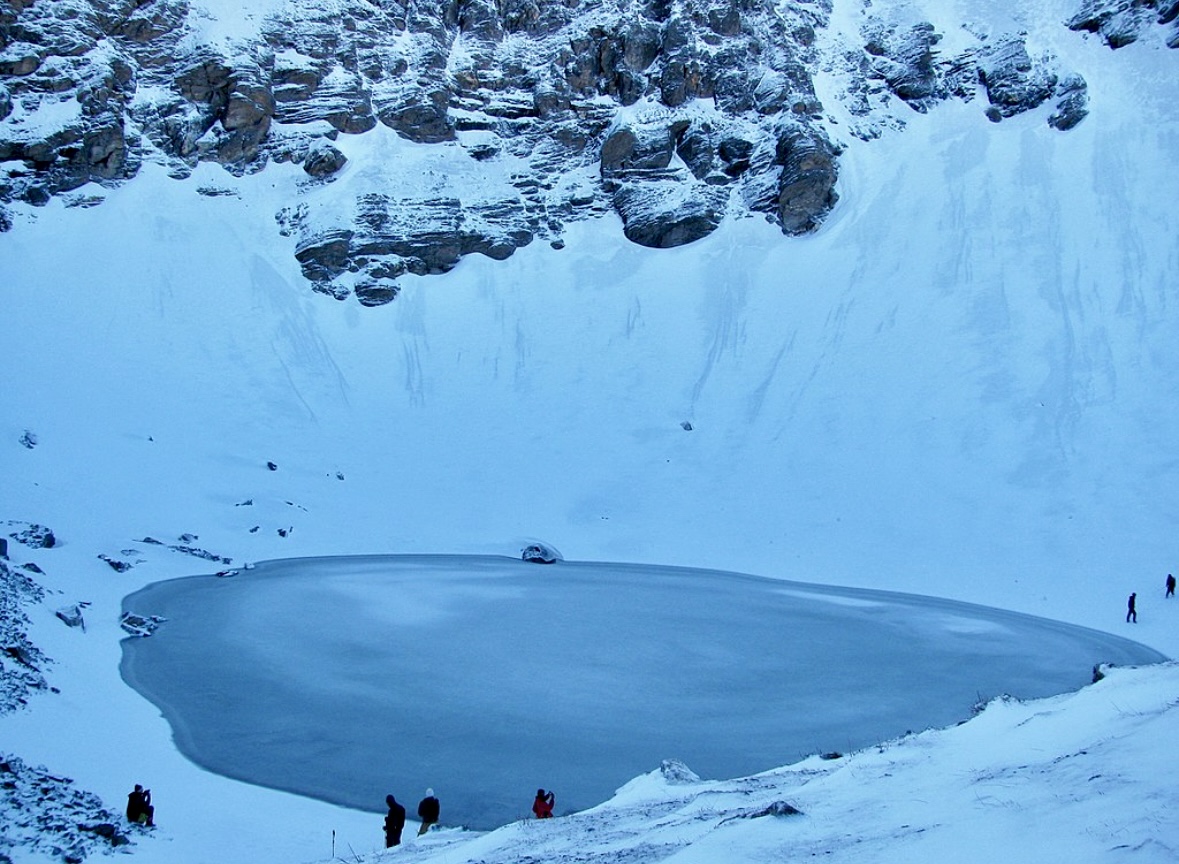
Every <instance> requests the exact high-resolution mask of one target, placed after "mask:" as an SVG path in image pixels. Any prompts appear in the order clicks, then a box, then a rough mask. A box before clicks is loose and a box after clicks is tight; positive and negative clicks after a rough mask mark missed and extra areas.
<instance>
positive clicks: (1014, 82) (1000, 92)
mask: <svg viewBox="0 0 1179 864" xmlns="http://www.w3.org/2000/svg"><path fill="white" fill-rule="evenodd" d="M978 74H979V80H980V81H981V82H982V84H983V87H985V88H986V91H987V99H988V100H989V101H990V103H991V106H990V108H988V109H987V116H988V117H989V118H990V119H991V120H994V121H996V122H997V121H999V120H1001V119H1002V118H1004V117H1012V116H1014V115H1016V114H1020V113H1022V112H1024V111H1029V110H1031V109H1032V108H1035V107H1037V106H1039V105H1041V104H1043V103H1044V102H1045V101H1047V100H1048V99H1049V98H1051V96H1052V94H1053V93H1054V92H1055V91H1056V82H1057V76H1056V74H1055V73H1054V72H1052V71H1051V69H1050V68H1049V66H1048V64H1047V61H1046V60H1039V61H1033V60H1032V58H1031V57H1030V56H1029V55H1028V52H1027V48H1026V46H1025V45H1024V42H1023V39H1022V38H1020V37H1012V38H1008V39H1004V40H1000V41H999V42H998V44H996V45H995V46H994V47H992V48H991V49H990V50H989V51H987V52H986V53H985V54H984V55H983V56H982V57H981V58H980V60H979V66H978Z"/></svg>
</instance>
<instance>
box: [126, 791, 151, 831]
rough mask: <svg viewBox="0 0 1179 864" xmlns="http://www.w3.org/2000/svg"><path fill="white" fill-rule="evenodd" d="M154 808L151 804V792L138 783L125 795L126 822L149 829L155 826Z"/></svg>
mask: <svg viewBox="0 0 1179 864" xmlns="http://www.w3.org/2000/svg"><path fill="white" fill-rule="evenodd" d="M155 815H156V808H155V807H153V806H152V804H151V790H150V789H144V788H143V787H142V786H140V785H139V784H138V783H136V784H135V788H134V789H133V790H132V791H131V792H130V794H128V795H127V821H128V822H138V823H141V824H143V825H146V826H147V827H148V828H151V827H152V826H153V825H155Z"/></svg>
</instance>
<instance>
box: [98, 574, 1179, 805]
mask: <svg viewBox="0 0 1179 864" xmlns="http://www.w3.org/2000/svg"><path fill="white" fill-rule="evenodd" d="M123 608H124V610H125V611H132V612H135V613H137V614H143V615H159V616H162V617H164V618H166V619H167V621H166V622H165V623H164V624H162V625H161V627H160V628H159V630H158V631H157V632H156V634H155V635H154V636H152V637H150V638H147V639H127V640H124V643H123V645H124V652H123V661H122V664H121V672H122V675H123V678H124V680H126V682H127V683H128V684H129V685H131V686H132V687H133V688H135V689H136V690H137V691H138V692H140V693H141V694H142V695H143V696H144V697H145V698H147V699H149V700H150V701H152V702H153V703H154V704H156V705H157V706H158V707H159V708H160V710H161V711H162V713H163V714H164V716H165V717H166V718H167V720H168V721H169V723H170V724H171V726H172V728H173V735H174V738H175V741H176V745H177V747H178V748H179V750H180V751H181V752H182V753H184V755H186V756H187V757H188V758H189V759H191V760H192V761H194V762H196V763H197V764H199V765H201V766H203V767H205V768H206V769H208V770H210V771H214V772H216V773H219V774H223V775H226V776H229V777H233V778H236V779H239V780H245V781H247V782H251V783H255V784H258V785H262V786H269V787H273V788H278V789H283V790H286V791H291V792H295V793H298V794H302V795H307V796H310V797H314V798H320V799H323V800H327V801H331V802H333V803H338V804H343V805H345V806H350V807H356V808H358V809H362V810H371V811H380V810H383V808H384V796H385V795H386V794H387V793H389V792H392V793H393V794H395V795H397V797H398V799H399V800H401V801H402V803H403V804H405V805H406V806H407V809H408V810H410V812H411V814H412V811H413V809H414V806H415V805H416V802H417V800H418V798H420V797H421V796H422V794H423V793H424V790H425V788H426V787H427V786H432V787H434V788H435V790H436V791H437V793H438V795H439V797H440V798H441V800H442V807H443V814H442V822H443V824H451V825H454V824H462V825H466V826H468V827H472V828H490V827H494V826H496V825H499V824H503V823H504V822H508V821H512V820H514V819H517V818H520V817H523V816H525V815H527V814H528V810H529V806H530V803H531V798H532V794H533V792H534V791H535V790H536V788H537V787H545V788H552V789H555V790H556V792H557V811H558V812H559V813H560V812H566V811H568V810H575V809H584V808H586V807H589V806H593V805H595V804H597V803H599V802H601V801H603V800H605V799H606V798H608V797H610V795H611V794H612V793H613V792H614V790H615V789H616V788H617V787H618V786H620V785H622V784H623V783H625V782H626V781H628V780H630V779H631V778H633V777H635V776H637V775H639V774H642V773H644V772H646V771H649V770H651V769H652V768H655V767H657V766H658V765H659V763H660V761H661V760H663V759H669V758H674V759H679V760H681V761H683V762H684V763H686V764H687V765H688V766H689V767H690V768H691V769H693V770H694V771H696V772H697V773H698V774H700V775H701V776H704V777H717V778H720V777H734V776H741V775H746V774H751V773H756V772H758V771H761V770H767V769H770V768H772V767H774V766H778V765H782V764H787V763H790V762H793V761H795V760H796V759H798V758H799V757H801V756H803V755H806V754H808V753H814V752H821V751H827V750H852V749H857V748H860V747H864V746H868V745H871V744H874V743H877V742H880V741H884V740H887V739H889V738H893V737H896V736H898V735H901V734H904V733H905V732H906V731H910V730H914V731H916V730H921V729H925V728H929V727H931V726H941V725H947V724H951V723H954V722H956V721H957V720H960V719H963V718H965V717H966V716H967V715H968V714H969V712H970V710H971V706H972V705H973V704H975V703H976V702H977V701H979V700H980V699H984V700H985V699H989V698H992V697H994V696H997V695H1001V694H1010V695H1012V696H1015V697H1018V698H1034V697H1040V696H1048V695H1054V694H1057V693H1061V692H1066V691H1069V690H1074V689H1077V688H1078V687H1080V686H1082V685H1084V684H1086V683H1088V681H1089V680H1090V677H1091V672H1092V667H1093V666H1094V664H1096V663H1100V662H1108V663H1114V664H1118V665H1141V664H1146V663H1152V662H1157V661H1160V660H1164V659H1166V658H1165V657H1164V656H1163V655H1162V654H1159V653H1158V652H1156V651H1154V650H1153V649H1150V648H1147V647H1146V646H1143V645H1140V644H1138V643H1135V642H1132V641H1130V640H1127V639H1123V638H1121V637H1118V636H1114V635H1112V634H1108V633H1104V632H1101V631H1096V630H1090V629H1086V628H1083V627H1077V626H1073V625H1068V624H1063V623H1060V622H1056V621H1051V620H1048V619H1042V618H1035V617H1032V616H1028V615H1023V614H1019V613H1013V612H1006V611H1003V610H998V609H989V608H986V607H980V606H973V605H970V604H965V603H958V602H955V601H949V600H942V599H938V598H929V597H918V596H913V595H903V594H896V593H891V592H884V591H873V590H862V589H843V588H836V587H832V586H824V585H812V584H805V583H797V582H787V581H780V580H775V579H769V578H764V577H756V576H749V575H744V574H737V573H726V572H721V571H715V570H695V569H690V568H681V567H657V566H649V565H635V564H615V563H600V562H559V563H557V564H553V565H537V564H529V563H525V562H522V561H519V560H516V559H511V558H506V557H499V556H457V555H455V556H451V555H413V556H356V557H338V558H312V559H289V560H279V561H268V562H263V563H260V564H258V565H257V566H256V567H254V568H252V569H250V570H246V571H241V572H240V573H239V574H238V575H237V576H234V577H232V578H218V577H215V576H193V577H186V578H183V579H174V580H169V581H165V582H159V583H155V584H153V585H150V586H148V587H146V588H144V589H143V590H141V591H138V592H136V593H134V594H132V595H130V596H128V597H127V598H125V600H124V603H123Z"/></svg>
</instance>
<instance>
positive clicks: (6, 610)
mask: <svg viewBox="0 0 1179 864" xmlns="http://www.w3.org/2000/svg"><path fill="white" fill-rule="evenodd" d="M44 598H45V590H44V589H43V588H42V587H41V586H40V585H39V584H38V583H37V582H35V581H33V579H31V578H30V577H29V576H27V575H26V574H24V573H21V572H20V571H19V570H16V569H13V568H11V567H9V566H8V564H6V563H5V562H4V561H0V715H2V714H7V713H9V712H10V711H15V710H16V709H17V708H20V707H21V706H23V705H25V704H27V702H28V700H29V697H30V696H31V695H32V694H33V693H34V692H36V691H44V690H48V689H49V683H48V682H47V681H46V679H45V674H44V671H43V669H44V667H46V666H47V665H48V664H49V663H50V662H51V661H50V660H49V658H48V657H46V656H45V655H44V654H43V653H41V650H40V649H39V648H37V646H36V645H34V644H33V643H32V642H31V641H29V637H28V628H29V618H28V616H27V615H26V614H25V611H24V606H25V605H26V604H28V603H37V602H40V601H41V600H43V599H44ZM0 809H2V808H0Z"/></svg>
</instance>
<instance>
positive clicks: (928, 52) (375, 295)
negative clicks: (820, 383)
mask: <svg viewBox="0 0 1179 864" xmlns="http://www.w3.org/2000/svg"><path fill="white" fill-rule="evenodd" d="M878 5H879V4H878ZM1177 10H1179V6H1177V5H1176V3H1175V0H1170V2H1163V3H1155V2H1152V0H1146V2H1143V0H1134V2H1133V3H1131V2H1129V0H1115V2H1112V3H1109V2H1106V3H1104V4H1103V3H1101V0H1086V4H1085V7H1084V9H1083V10H1082V11H1080V12H1079V13H1078V15H1077V17H1076V19H1075V20H1074V21H1073V22H1071V25H1070V26H1073V27H1074V28H1076V29H1084V30H1094V31H1097V32H1100V33H1102V34H1103V36H1104V38H1106V39H1107V41H1108V42H1109V44H1111V45H1113V46H1115V47H1116V46H1117V45H1121V44H1125V43H1126V42H1127V41H1129V40H1130V39H1131V38H1133V37H1132V34H1135V33H1137V32H1139V31H1141V29H1142V28H1144V27H1148V26H1153V25H1154V24H1155V23H1156V22H1157V23H1159V24H1162V25H1165V26H1171V25H1172V24H1173V22H1174V20H1175V18H1176V15H1177ZM830 16H831V0H812V2H808V0H561V2H543V3H542V2H539V0H445V2H438V3H426V2H418V0H382V2H376V0H371V2H370V0H318V2H307V3H303V4H275V5H274V7H273V8H272V9H269V8H268V7H266V6H265V4H263V5H262V6H260V7H258V9H257V11H256V14H255V15H254V17H253V18H251V16H249V15H247V16H246V18H247V19H249V20H250V22H251V23H250V24H249V26H248V27H243V28H241V30H240V32H235V33H233V34H232V38H216V37H215V36H214V35H212V34H211V33H210V28H209V27H208V26H207V25H208V23H209V21H208V19H209V15H208V13H207V11H205V10H203V9H202V7H201V6H199V5H198V0H192V2H186V0H116V2H113V3H112V2H107V0H4V5H2V6H0V229H6V228H8V227H9V226H10V225H11V219H10V217H9V214H7V213H6V212H5V210H4V206H3V205H4V204H5V203H7V204H9V206H10V207H11V206H13V204H14V202H24V203H27V204H32V205H38V204H43V203H45V202H46V201H48V200H49V199H50V197H51V196H54V195H63V194H68V193H71V192H73V191H74V190H77V189H79V188H80V187H82V186H84V185H85V184H87V183H99V184H111V183H119V182H125V181H127V180H129V179H131V178H133V177H134V176H135V174H136V173H137V172H138V171H139V169H140V167H141V166H142V165H143V164H144V162H145V161H155V162H159V163H162V164H165V165H166V166H168V168H169V170H170V171H171V173H172V175H173V176H175V177H176V178H178V179H181V180H182V179H184V178H186V177H187V176H188V175H189V174H190V173H191V171H192V169H193V168H194V166H195V165H197V164H198V163H199V162H202V161H214V162H217V163H220V164H221V165H223V166H225V168H226V169H227V170H229V171H231V172H235V173H242V172H254V171H260V170H263V169H264V168H265V167H266V166H267V165H268V164H270V163H276V162H293V163H296V164H300V165H301V166H302V168H303V170H304V171H305V172H306V174H307V176H308V188H313V187H314V186H315V184H323V183H328V182H331V181H332V179H333V178H334V177H336V176H337V174H338V172H339V171H340V169H341V168H342V167H343V166H344V165H345V163H346V161H347V160H346V158H345V156H344V153H343V152H342V150H341V147H340V146H339V145H340V139H341V136H356V135H364V134H367V133H370V132H372V131H373V130H374V129H376V128H377V127H378V125H380V126H382V127H384V128H386V129H388V130H392V132H394V133H396V135H398V136H400V138H402V139H405V140H407V141H410V142H414V143H416V144H420V145H430V146H432V147H436V148H444V149H445V152H446V153H448V154H449V155H448V156H447V159H449V160H450V161H449V162H446V161H444V162H443V164H444V165H449V166H450V168H449V169H446V168H444V169H443V170H441V171H440V172H439V173H440V175H441V176H440V177H439V179H438V182H437V183H436V184H434V185H433V186H431V187H430V190H429V192H428V193H425V194H423V193H422V192H421V191H420V190H417V191H414V192H412V193H406V192H404V191H399V189H398V188H396V186H397V184H392V183H391V184H389V188H380V187H377V188H370V189H366V190H364V191H363V192H358V193H357V194H356V195H355V203H354V207H353V209H352V210H351V211H350V212H347V213H322V212H317V211H316V208H315V204H314V201H313V196H308V198H307V200H305V201H302V202H296V203H294V204H292V206H290V207H289V208H286V209H285V210H284V211H283V212H282V213H279V214H276V216H277V218H278V220H279V223H280V225H281V226H282V230H283V232H284V233H285V234H287V235H288V236H291V237H292V238H294V241H295V254H296V257H297V258H298V261H299V262H300V264H301V266H302V269H303V273H304V274H305V276H306V277H307V279H308V280H309V281H310V283H311V284H312V286H313V287H315V288H316V290H319V291H322V292H324V293H326V294H329V295H332V296H335V297H338V298H344V297H347V296H350V295H355V296H356V297H357V298H358V299H359V300H360V301H361V302H362V303H366V304H379V303H384V302H387V301H388V300H390V299H392V298H393V297H394V296H395V295H396V293H397V278H398V277H399V276H401V275H402V274H405V273H415V274H433V273H442V272H445V271H447V270H449V269H450V268H452V267H453V266H454V265H455V263H456V262H457V261H458V260H460V259H461V258H462V256H464V255H469V254H471V253H474V252H479V253H482V254H484V255H488V256H490V257H492V258H497V259H499V258H504V257H506V256H508V255H510V254H511V253H512V252H513V251H514V250H515V249H517V248H519V247H521V246H523V245H525V244H528V243H530V242H532V241H533V240H535V239H537V238H543V239H545V240H547V241H548V242H551V243H553V244H554V245H560V244H561V242H562V241H561V234H562V227H563V226H564V225H565V224H567V223H568V222H569V221H570V220H575V219H580V218H586V217H591V216H597V215H600V214H602V213H606V212H609V211H613V212H615V213H617V215H618V216H619V217H620V218H621V221H622V225H623V231H624V233H625V235H626V237H627V238H628V239H630V240H631V241H633V242H635V243H640V244H643V245H646V246H651V247H668V246H676V245H680V244H683V243H689V242H692V241H693V240H696V239H699V238H701V237H703V236H705V235H707V234H708V233H709V232H711V231H712V230H713V229H715V228H716V226H717V225H718V224H719V222H720V221H721V219H722V217H723V216H724V215H725V214H726V213H727V212H736V213H742V212H745V213H756V214H763V215H764V216H765V218H768V219H770V220H772V221H773V222H774V223H776V224H777V225H779V226H780V227H781V229H782V231H783V232H784V233H786V234H802V233H806V232H808V231H811V230H813V229H814V228H815V227H816V226H818V225H819V224H820V223H821V222H822V220H823V218H824V217H825V216H826V215H827V213H828V212H829V211H830V210H831V208H832V207H833V206H835V204H836V201H837V198H838V195H837V193H836V181H837V178H838V156H839V152H840V146H839V145H838V144H836V143H834V142H833V136H832V133H831V132H830V129H831V128H832V127H831V123H830V116H829V111H828V110H827V109H825V106H823V105H822V104H821V103H820V101H819V99H818V98H817V97H816V92H815V85H814V76H815V75H816V74H820V71H819V70H820V69H825V70H828V71H829V72H830V70H835V72H836V73H837V74H840V75H841V76H842V77H843V80H844V81H845V85H846V86H845V88H844V90H843V93H842V94H841V97H840V98H841V99H842V100H843V103H844V107H845V108H846V109H847V110H848V111H850V113H851V114H852V115H853V116H855V117H857V118H859V120H858V122H857V123H856V124H855V125H854V126H853V128H852V129H851V130H850V132H851V134H852V135H855V136H856V137H860V138H865V139H867V138H871V137H874V136H876V135H879V134H881V133H882V131H883V130H884V129H886V128H888V127H889V126H890V125H894V126H895V125H896V123H895V122H890V121H889V120H888V119H887V116H886V113H884V112H882V110H881V109H882V107H883V106H885V105H886V104H887V103H889V102H894V103H899V104H904V105H907V106H908V107H909V108H911V109H913V110H916V111H928V110H930V109H931V108H932V107H933V106H935V105H936V104H937V103H938V102H939V101H941V100H944V99H949V98H962V99H972V98H974V96H975V95H976V93H978V92H980V91H981V92H982V93H984V94H985V96H986V99H987V102H988V107H987V108H986V114H987V116H988V117H990V119H992V120H994V121H1000V120H1002V119H1004V118H1005V117H1009V116H1011V115H1012V114H1015V113H1019V112H1021V111H1027V110H1030V109H1032V108H1035V107H1036V106H1039V105H1041V104H1043V103H1046V102H1050V103H1052V104H1054V106H1055V109H1054V112H1053V113H1052V114H1051V116H1050V118H1049V120H1048V122H1050V123H1051V124H1052V125H1053V126H1055V127H1057V128H1058V129H1062V130H1065V129H1068V128H1071V126H1073V125H1075V124H1076V123H1077V122H1080V120H1081V119H1082V118H1083V117H1084V115H1085V112H1086V96H1085V91H1086V85H1085V82H1084V81H1083V80H1082V79H1081V78H1080V77H1079V76H1076V75H1070V74H1068V72H1067V70H1058V69H1056V68H1054V65H1053V62H1052V60H1051V58H1048V57H1043V56H1033V53H1032V52H1030V51H1029V46H1027V45H1026V44H1025V41H1024V37H1022V36H1021V35H1020V34H1008V35H1000V36H999V37H998V38H983V37H980V39H979V44H978V46H977V48H976V49H972V50H970V51H967V52H966V53H965V54H959V55H956V56H943V55H941V54H940V53H939V52H938V48H937V45H938V42H939V41H940V39H941V37H940V35H939V33H938V31H937V29H936V28H935V26H934V25H933V24H931V23H930V22H926V21H919V22H909V23H905V24H901V23H898V19H895V18H889V17H888V16H887V15H886V14H882V13H880V12H877V11H876V10H875V9H874V7H873V6H872V4H869V3H864V5H863V8H862V9H861V10H860V14H859V21H860V25H859V26H860V30H859V32H858V33H854V34H850V35H849V34H843V36H842V37H841V39H832V38H831V36H830V33H829V28H830V24H831V22H830ZM843 37H847V38H843ZM1170 43H1171V44H1172V45H1174V44H1176V39H1175V38H1174V37H1172V38H1171V40H1170ZM345 149H346V148H345ZM455 160H462V163H463V164H462V165H461V166H460V165H459V163H458V162H456V161H455ZM452 170H454V171H462V172H464V173H468V174H469V173H472V172H474V173H475V174H478V173H479V172H484V173H485V174H486V176H487V177H488V178H496V179H495V181H494V182H491V181H490V180H489V182H488V183H487V184H485V186H486V188H484V189H483V191H482V192H481V193H479V194H477V195H475V194H472V193H471V191H470V187H469V186H467V187H463V188H459V187H457V186H454V185H453V184H448V182H447V179H446V176H445V175H446V174H447V173H448V172H449V171H452ZM505 178H506V179H505ZM68 200H69V201H70V203H78V204H86V203H92V199H88V198H87V197H85V196H82V195H75V196H73V197H72V198H69V199H68Z"/></svg>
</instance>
